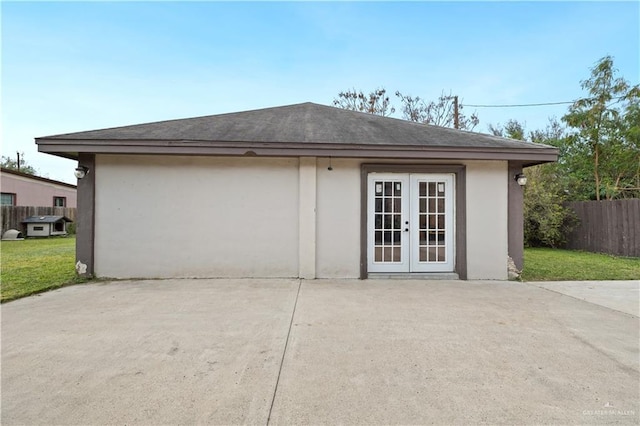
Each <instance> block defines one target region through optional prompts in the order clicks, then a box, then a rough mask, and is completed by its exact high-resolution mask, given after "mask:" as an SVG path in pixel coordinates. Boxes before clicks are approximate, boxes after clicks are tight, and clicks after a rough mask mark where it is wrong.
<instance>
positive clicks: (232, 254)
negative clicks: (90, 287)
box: [95, 155, 299, 278]
mask: <svg viewBox="0 0 640 426" xmlns="http://www.w3.org/2000/svg"><path fill="white" fill-rule="evenodd" d="M95 172H96V188H95V197H96V199H95V203H96V213H95V272H96V275H97V276H101V277H116V278H118V277H123V278H124V277H295V276H298V242H299V241H298V160H297V159H267V158H216V157H178V156H118V155H97V156H96V166H95Z"/></svg>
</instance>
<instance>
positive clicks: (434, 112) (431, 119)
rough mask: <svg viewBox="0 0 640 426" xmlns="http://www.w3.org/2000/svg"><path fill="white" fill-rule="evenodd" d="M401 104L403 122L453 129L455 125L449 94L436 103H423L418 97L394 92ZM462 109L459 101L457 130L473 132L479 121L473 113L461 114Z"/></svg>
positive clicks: (453, 109)
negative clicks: (468, 114)
mask: <svg viewBox="0 0 640 426" xmlns="http://www.w3.org/2000/svg"><path fill="white" fill-rule="evenodd" d="M396 96H397V97H398V98H400V103H401V104H402V107H401V110H402V117H403V118H404V119H405V120H409V121H414V122H416V123H423V124H432V125H435V126H442V127H454V124H455V101H454V98H455V96H453V95H452V94H451V92H449V94H448V95H447V94H445V93H444V91H443V92H442V94H441V95H440V97H438V99H437V100H436V101H431V102H425V101H424V100H423V99H421V98H420V97H419V96H415V97H414V96H411V95H404V94H402V93H400V92H398V91H397V92H396ZM463 109H464V107H463V106H462V103H461V101H460V102H458V128H459V129H462V130H469V131H471V130H473V128H474V127H476V126H477V125H478V123H479V122H480V120H479V119H478V116H477V115H476V114H475V113H473V114H471V115H470V116H467V115H465V114H463V112H462V111H463Z"/></svg>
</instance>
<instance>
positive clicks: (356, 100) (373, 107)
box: [333, 89, 396, 116]
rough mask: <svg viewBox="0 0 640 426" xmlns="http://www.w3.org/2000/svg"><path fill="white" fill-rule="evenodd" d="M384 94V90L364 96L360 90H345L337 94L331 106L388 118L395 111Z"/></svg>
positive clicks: (377, 90)
mask: <svg viewBox="0 0 640 426" xmlns="http://www.w3.org/2000/svg"><path fill="white" fill-rule="evenodd" d="M386 94H387V91H386V90H385V89H376V90H374V91H373V92H371V93H369V94H368V95H365V94H364V92H363V91H362V90H360V91H356V89H352V90H347V91H346V92H340V93H339V94H338V97H337V98H335V99H334V100H333V105H334V106H337V107H339V108H343V109H348V110H351V111H359V112H366V113H369V114H376V115H382V116H388V115H390V114H393V113H394V112H395V111H396V109H395V108H394V107H393V106H391V103H390V100H389V97H388V96H387V95H386Z"/></svg>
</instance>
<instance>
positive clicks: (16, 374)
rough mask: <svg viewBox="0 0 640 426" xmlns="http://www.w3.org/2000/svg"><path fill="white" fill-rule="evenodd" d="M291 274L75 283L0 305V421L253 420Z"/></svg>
mask: <svg viewBox="0 0 640 426" xmlns="http://www.w3.org/2000/svg"><path fill="white" fill-rule="evenodd" d="M297 288H298V281H297V280H278V281H274V280H242V281H238V280H215V281H212V280H166V281H134V282H113V283H105V284H98V285H95V284H94V285H80V286H73V287H67V288H64V289H60V290H57V291H52V292H49V293H44V294H41V295H40V296H34V297H29V298H25V299H21V300H17V301H14V302H10V303H8V304H5V305H3V306H2V424H3V425H11V424H23V425H24V424H31V425H36V424H42V425H44V424H49V425H51V424H59V425H72V424H85V425H90V424H95V425H97V424H123V425H124V424H156V425H160V424H196V423H198V424H240V423H246V424H264V422H265V420H266V418H267V416H268V413H269V408H270V406H271V401H272V396H273V391H274V387H275V381H276V377H277V375H278V370H279V367H280V361H281V358H282V351H283V350H284V345H285V339H286V336H287V331H288V329H289V323H290V320H291V311H292V309H293V306H294V301H295V296H296V291H297Z"/></svg>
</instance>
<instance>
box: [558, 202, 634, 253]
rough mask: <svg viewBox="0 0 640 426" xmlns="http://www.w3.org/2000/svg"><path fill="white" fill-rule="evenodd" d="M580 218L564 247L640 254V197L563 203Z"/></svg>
mask: <svg viewBox="0 0 640 426" xmlns="http://www.w3.org/2000/svg"><path fill="white" fill-rule="evenodd" d="M567 207H569V208H571V209H573V211H574V212H575V213H576V216H578V219H579V221H580V223H579V225H578V226H577V227H576V229H574V230H573V231H572V232H571V233H570V234H569V235H568V238H567V248H570V249H576V250H585V251H590V252H595V253H608V254H614V255H617V256H632V257H640V199H638V198H633V199H626V200H611V201H573V202H570V203H567Z"/></svg>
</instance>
